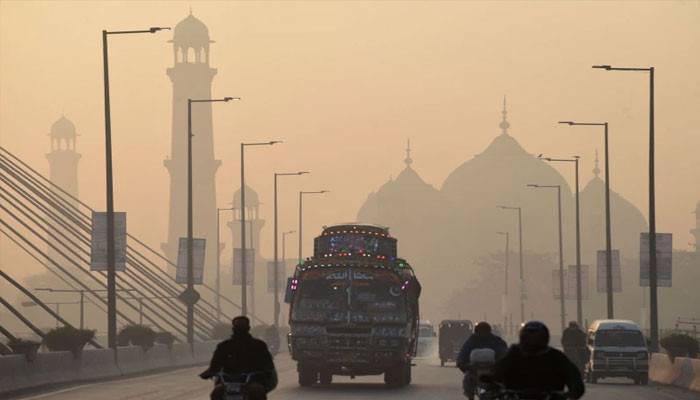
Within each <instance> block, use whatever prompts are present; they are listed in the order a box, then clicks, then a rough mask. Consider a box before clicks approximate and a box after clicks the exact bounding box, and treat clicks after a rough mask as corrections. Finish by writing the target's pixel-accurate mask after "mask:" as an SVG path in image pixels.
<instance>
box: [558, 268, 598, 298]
mask: <svg viewBox="0 0 700 400" xmlns="http://www.w3.org/2000/svg"><path fill="white" fill-rule="evenodd" d="M555 271H556V275H555V276H554V278H555V279H556V281H555V283H556V284H557V285H558V284H559V270H555ZM589 273H590V272H589V267H588V265H581V300H588V296H589V294H588V292H589V287H590V278H589ZM564 282H566V284H565V289H564V290H566V292H565V295H566V299H567V300H576V299H577V293H578V287H577V286H578V285H577V284H576V266H575V265H569V268H568V269H567V270H566V271H564ZM554 298H555V299H557V300H558V299H559V288H558V287H556V288H555V290H554Z"/></svg>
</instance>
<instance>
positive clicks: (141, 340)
mask: <svg viewBox="0 0 700 400" xmlns="http://www.w3.org/2000/svg"><path fill="white" fill-rule="evenodd" d="M155 340H156V333H155V331H154V330H153V329H151V328H150V327H148V326H146V325H138V324H134V325H126V326H125V327H123V328H122V329H121V330H120V331H119V333H118V334H117V343H118V344H119V346H128V345H130V344H131V345H133V346H140V347H141V348H142V349H144V350H148V349H150V348H151V347H153V343H154V342H155Z"/></svg>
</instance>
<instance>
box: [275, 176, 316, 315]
mask: <svg viewBox="0 0 700 400" xmlns="http://www.w3.org/2000/svg"><path fill="white" fill-rule="evenodd" d="M308 173H309V171H298V172H275V179H274V199H275V201H274V209H275V212H274V220H275V221H274V226H275V229H274V235H275V237H274V240H273V247H274V257H275V259H274V266H275V271H274V274H275V277H274V278H273V279H274V286H275V294H274V298H275V307H274V310H273V312H274V327H275V328H278V327H279V322H280V301H279V282H278V280H279V279H278V275H279V258H278V257H277V239H278V237H279V235H278V234H277V177H279V176H300V175H305V174H308ZM282 259H283V260H284V257H283V258H282Z"/></svg>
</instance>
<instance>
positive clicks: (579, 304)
mask: <svg viewBox="0 0 700 400" xmlns="http://www.w3.org/2000/svg"><path fill="white" fill-rule="evenodd" d="M540 158H542V159H543V160H545V161H549V162H572V163H574V166H575V174H576V320H577V321H578V325H579V326H583V293H582V283H581V223H580V204H579V185H578V161H579V156H574V157H573V158H551V157H540Z"/></svg>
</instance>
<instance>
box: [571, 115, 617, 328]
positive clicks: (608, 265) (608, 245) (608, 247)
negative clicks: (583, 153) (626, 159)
mask: <svg viewBox="0 0 700 400" xmlns="http://www.w3.org/2000/svg"><path fill="white" fill-rule="evenodd" d="M559 123H560V124H563V125H569V126H602V127H603V134H604V141H605V275H606V278H605V286H606V289H605V291H606V293H607V305H608V319H612V318H614V315H615V312H614V307H613V278H612V232H611V231H612V228H611V223H610V157H609V152H608V123H607V122H574V121H559Z"/></svg>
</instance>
